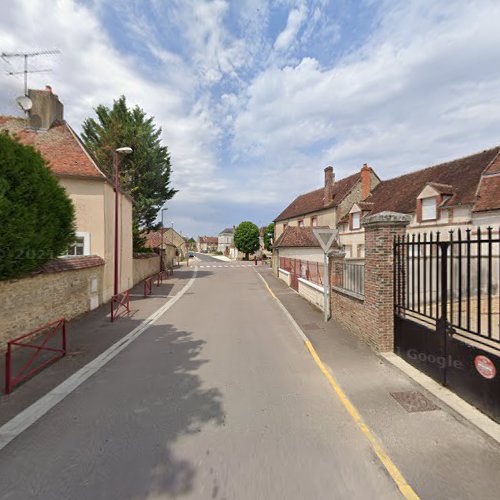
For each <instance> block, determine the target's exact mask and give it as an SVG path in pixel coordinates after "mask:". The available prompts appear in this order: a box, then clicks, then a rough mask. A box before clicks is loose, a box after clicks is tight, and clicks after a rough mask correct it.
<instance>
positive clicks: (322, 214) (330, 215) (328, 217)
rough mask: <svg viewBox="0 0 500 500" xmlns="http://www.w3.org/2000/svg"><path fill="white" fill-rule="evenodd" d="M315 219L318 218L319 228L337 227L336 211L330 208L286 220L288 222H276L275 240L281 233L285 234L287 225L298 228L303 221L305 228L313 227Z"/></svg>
mask: <svg viewBox="0 0 500 500" xmlns="http://www.w3.org/2000/svg"><path fill="white" fill-rule="evenodd" d="M313 217H317V219H318V226H328V227H335V224H336V220H337V218H336V209H335V208H329V209H328V210H321V211H318V212H312V213H310V214H307V215H303V216H300V217H293V218H291V219H286V220H282V221H279V222H276V224H275V225H274V237H275V239H277V238H278V237H279V236H280V235H281V233H283V231H284V227H285V224H288V225H289V226H292V227H297V226H298V225H299V220H300V219H303V220H304V226H312V218H313Z"/></svg>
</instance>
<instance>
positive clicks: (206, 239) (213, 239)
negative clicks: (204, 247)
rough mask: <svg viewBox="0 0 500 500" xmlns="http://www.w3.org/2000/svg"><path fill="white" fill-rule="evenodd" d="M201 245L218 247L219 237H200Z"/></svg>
mask: <svg viewBox="0 0 500 500" xmlns="http://www.w3.org/2000/svg"><path fill="white" fill-rule="evenodd" d="M198 239H199V241H200V243H207V244H208V245H217V244H218V243H219V238H217V236H199V237H198Z"/></svg>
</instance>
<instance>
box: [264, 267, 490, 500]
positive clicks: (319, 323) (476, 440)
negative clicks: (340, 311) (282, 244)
mask: <svg viewBox="0 0 500 500" xmlns="http://www.w3.org/2000/svg"><path fill="white" fill-rule="evenodd" d="M258 271H259V272H260V274H261V276H262V277H263V278H264V279H265V280H266V282H267V284H268V285H269V287H270V288H271V289H272V291H273V292H274V294H275V295H276V296H277V297H278V299H279V300H280V301H281V303H282V304H283V305H284V306H285V308H286V309H287V310H288V312H289V313H290V314H291V315H292V317H293V318H294V319H295V321H296V322H297V323H298V324H299V326H300V327H301V329H302V330H303V332H304V333H305V334H306V336H307V337H308V338H309V340H310V341H311V343H312V344H313V346H314V348H315V350H316V352H317V353H318V355H319V357H320V358H321V360H322V361H323V363H324V365H325V366H326V367H327V369H328V370H329V371H330V372H331V373H332V375H333V376H334V377H335V378H336V380H337V382H338V383H339V385H340V386H341V387H342V389H343V390H344V392H345V393H346V395H347V397H348V398H349V400H350V401H351V402H352V403H353V404H354V406H355V407H356V408H357V410H358V411H359V413H360V414H361V417H362V418H363V420H364V421H365V423H366V424H367V425H368V427H369V428H370V429H371V431H372V432H373V433H374V434H375V435H376V436H377V437H378V438H379V440H380V441H381V443H382V445H383V447H384V448H385V451H386V452H387V453H388V455H389V456H390V458H391V459H392V460H393V462H394V463H395V464H396V466H397V467H398V468H399V470H400V471H401V473H402V474H403V476H404V477H405V479H406V480H407V481H408V483H409V484H410V485H411V486H412V488H413V489H414V490H415V491H416V492H417V494H418V495H419V496H420V497H421V498H431V499H438V498H443V499H444V498H461V499H462V498H488V497H491V494H492V492H494V491H498V489H499V487H500V476H498V471H499V470H500V445H498V443H497V442H495V441H494V440H492V439H491V438H489V436H487V435H485V434H484V433H482V432H481V431H479V430H478V429H477V428H476V427H475V426H473V425H472V424H471V423H470V422H468V421H466V420H465V419H463V418H462V417H461V416H460V415H459V414H458V413H456V412H454V411H453V410H452V409H451V408H449V407H447V406H446V405H445V404H444V403H443V402H442V401H441V400H439V399H437V398H435V397H434V396H432V395H431V394H430V393H428V392H427V391H426V390H425V389H424V388H423V387H422V386H420V385H419V384H417V383H416V382H414V381H413V380H412V379H410V378H409V377H408V376H406V375H405V374H404V373H403V372H401V371H400V370H399V369H397V368H396V367H394V366H393V365H392V364H389V363H388V362H387V361H385V360H384V358H382V357H381V356H379V355H377V354H376V353H375V352H373V351H372V350H371V349H370V348H369V347H368V346H367V345H366V344H364V343H363V342H361V341H360V340H358V339H357V338H356V337H355V336H354V335H353V334H351V333H349V332H348V331H346V330H345V329H344V328H343V327H342V326H341V325H339V324H337V323H335V322H333V321H330V322H328V323H326V324H325V323H323V319H322V313H321V311H319V310H318V309H316V308H315V307H314V306H313V305H312V304H311V303H309V302H308V301H306V300H305V299H304V298H302V297H301V296H300V295H299V294H298V293H296V292H295V291H294V290H293V289H291V288H289V287H288V286H287V285H286V284H285V283H284V282H283V281H281V280H279V279H278V278H276V277H275V276H274V275H273V274H272V271H271V270H263V269H258ZM266 293H267V292H266ZM290 334H291V335H296V333H295V332H294V331H293V329H291V330H290ZM311 362H313V361H312V360H311ZM408 392H411V393H420V395H421V396H423V398H424V399H422V398H421V396H418V395H417V396H414V395H413V396H412V395H411V394H407V395H406V396H403V398H404V399H406V400H408V402H409V403H410V405H411V406H410V408H409V410H410V411H408V410H406V409H405V408H404V407H403V406H402V404H400V403H399V402H398V401H396V399H395V398H394V397H393V396H392V395H391V393H408ZM332 397H336V395H335V393H334V392H333V390H332ZM417 398H418V399H417ZM426 400H427V408H425V403H426ZM420 403H423V404H420ZM431 408H434V409H431ZM415 410H417V411H415ZM425 410H427V411H425ZM332 425H335V422H332ZM374 459H375V458H374ZM493 496H495V495H494V494H493ZM375 497H376V495H375Z"/></svg>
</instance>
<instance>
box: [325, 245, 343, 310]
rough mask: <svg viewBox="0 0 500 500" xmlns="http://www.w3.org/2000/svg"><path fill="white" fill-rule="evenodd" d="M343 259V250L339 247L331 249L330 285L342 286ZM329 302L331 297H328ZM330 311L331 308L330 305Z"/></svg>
mask: <svg viewBox="0 0 500 500" xmlns="http://www.w3.org/2000/svg"><path fill="white" fill-rule="evenodd" d="M344 260H345V252H344V251H343V250H340V249H336V250H333V252H331V253H330V260H329V263H330V272H331V274H330V276H331V285H332V286H342V282H343V276H342V275H343V272H344ZM330 302H331V297H330ZM330 311H332V308H331V307H330Z"/></svg>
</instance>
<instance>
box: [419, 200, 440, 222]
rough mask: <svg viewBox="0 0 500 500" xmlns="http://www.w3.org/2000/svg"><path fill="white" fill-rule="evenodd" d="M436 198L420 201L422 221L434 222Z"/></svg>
mask: <svg viewBox="0 0 500 500" xmlns="http://www.w3.org/2000/svg"><path fill="white" fill-rule="evenodd" d="M436 213H437V210H436V198H423V199H422V220H436V219H437V216H436Z"/></svg>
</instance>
